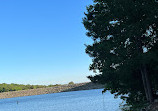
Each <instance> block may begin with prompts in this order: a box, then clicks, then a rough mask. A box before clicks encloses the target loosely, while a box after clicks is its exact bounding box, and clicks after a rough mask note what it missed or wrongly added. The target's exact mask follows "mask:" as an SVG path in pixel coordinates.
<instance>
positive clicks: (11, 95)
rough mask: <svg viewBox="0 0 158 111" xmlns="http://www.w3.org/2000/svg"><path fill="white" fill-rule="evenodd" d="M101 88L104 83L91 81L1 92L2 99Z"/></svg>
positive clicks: (0, 97)
mask: <svg viewBox="0 0 158 111" xmlns="http://www.w3.org/2000/svg"><path fill="white" fill-rule="evenodd" d="M101 88H104V85H101V84H95V83H91V82H89V83H78V84H71V85H70V84H67V85H61V86H55V87H47V88H37V89H28V90H21V91H9V92H2V93H0V99H5V98H14V97H23V96H33V95H42V94H51V93H59V92H70V91H80V90H90V89H101Z"/></svg>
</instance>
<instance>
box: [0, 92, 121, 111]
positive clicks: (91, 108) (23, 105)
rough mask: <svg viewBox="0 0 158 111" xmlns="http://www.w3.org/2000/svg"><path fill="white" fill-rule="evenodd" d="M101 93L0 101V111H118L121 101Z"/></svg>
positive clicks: (59, 94) (69, 93) (54, 95)
mask: <svg viewBox="0 0 158 111" xmlns="http://www.w3.org/2000/svg"><path fill="white" fill-rule="evenodd" d="M101 92H102V89H95V90H84V91H73V92H62V93H54V94H44V95H36V96H25V97H16V98H9V99H0V111H120V109H119V104H120V103H121V102H122V101H121V100H120V99H114V96H113V95H112V94H110V93H109V92H106V93H105V94H103V95H102V93H101ZM17 101H18V102H17Z"/></svg>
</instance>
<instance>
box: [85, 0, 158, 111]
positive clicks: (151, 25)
mask: <svg viewBox="0 0 158 111" xmlns="http://www.w3.org/2000/svg"><path fill="white" fill-rule="evenodd" d="M83 24H84V26H85V28H86V29H87V31H88V32H87V36H88V37H90V38H92V39H93V40H94V42H93V44H92V45H87V48H86V53H87V54H88V55H89V56H90V57H92V64H91V65H90V70H93V71H94V72H98V73H97V74H96V76H89V77H88V78H89V79H90V80H91V81H92V82H99V83H102V84H105V91H106V90H110V91H111V93H112V94H114V93H115V95H116V96H118V95H128V96H127V97H124V96H122V97H121V98H122V99H124V100H126V103H127V105H129V106H130V105H131V106H132V107H131V110H134V111H136V109H139V108H140V106H142V104H143V105H144V104H146V103H148V102H149V100H150V99H149V100H148V99H147V98H148V97H147V96H146V94H147V93H148V92H146V91H145V87H146V86H145V85H146V84H150V82H151V86H152V88H151V90H152V94H153V95H156V91H157V90H158V75H157V73H158V66H157V64H158V59H157V58H158V50H157V49H158V43H157V40H158V38H157V34H158V28H157V26H158V2H156V1H155V0H94V4H93V5H89V6H88V7H87V12H86V13H85V17H84V18H83ZM145 73H147V74H148V75H149V77H148V78H147V79H149V82H147V81H146V84H144V83H143V80H144V79H143V75H144V74H145ZM147 90H148V91H150V87H147ZM149 94H150V92H149ZM140 104H141V105H140Z"/></svg>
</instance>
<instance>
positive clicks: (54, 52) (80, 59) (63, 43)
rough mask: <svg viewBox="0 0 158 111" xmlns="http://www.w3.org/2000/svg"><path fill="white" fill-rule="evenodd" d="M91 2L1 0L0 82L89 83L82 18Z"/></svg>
mask: <svg viewBox="0 0 158 111" xmlns="http://www.w3.org/2000/svg"><path fill="white" fill-rule="evenodd" d="M91 3H92V0H59V1H57V0H56V1H54V0H1V1H0V75H1V76H0V83H18V84H45V85H48V84H59V83H61V84H65V83H68V82H70V81H74V82H76V83H79V82H86V81H89V80H88V79H87V78H86V76H88V75H90V74H92V72H90V71H89V70H88V67H89V64H90V63H91V59H90V58H89V57H88V55H86V54H85V46H84V44H85V43H86V44H89V43H90V42H91V40H90V39H89V38H88V37H86V35H85V32H86V30H85V28H84V26H83V24H82V23H81V22H82V17H84V11H86V5H89V4H91Z"/></svg>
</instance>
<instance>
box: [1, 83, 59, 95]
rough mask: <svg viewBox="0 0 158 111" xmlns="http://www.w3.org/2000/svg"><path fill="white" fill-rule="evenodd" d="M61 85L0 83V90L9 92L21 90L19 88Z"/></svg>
mask: <svg viewBox="0 0 158 111" xmlns="http://www.w3.org/2000/svg"><path fill="white" fill-rule="evenodd" d="M55 86H60V85H59V84H56V85H48V86H46V85H29V84H28V85H23V84H14V83H12V84H6V83H2V84H0V92H1V93H2V92H8V91H19V90H27V89H37V88H46V87H55Z"/></svg>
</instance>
